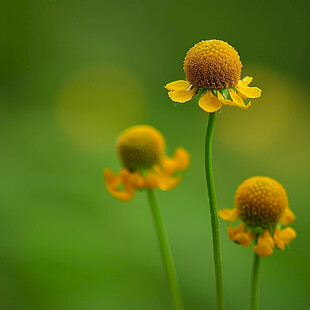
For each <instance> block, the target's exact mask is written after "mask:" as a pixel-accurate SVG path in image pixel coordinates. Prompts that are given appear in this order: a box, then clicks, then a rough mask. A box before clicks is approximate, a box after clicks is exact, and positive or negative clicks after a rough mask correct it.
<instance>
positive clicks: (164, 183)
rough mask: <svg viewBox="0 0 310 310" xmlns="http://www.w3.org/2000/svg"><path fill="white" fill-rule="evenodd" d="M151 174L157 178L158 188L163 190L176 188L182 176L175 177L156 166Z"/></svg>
mask: <svg viewBox="0 0 310 310" xmlns="http://www.w3.org/2000/svg"><path fill="white" fill-rule="evenodd" d="M150 176H151V177H153V178H154V179H155V180H156V182H157V186H158V188H160V189H161V190H163V191H168V190H170V189H173V188H175V187H176V186H177V185H178V184H179V182H180V181H181V176H177V177H173V176H171V175H169V174H166V173H165V172H163V171H162V169H161V168H160V167H154V173H150Z"/></svg>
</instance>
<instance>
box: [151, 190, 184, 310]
mask: <svg viewBox="0 0 310 310" xmlns="http://www.w3.org/2000/svg"><path fill="white" fill-rule="evenodd" d="M147 196H148V200H149V203H150V208H151V213H152V216H153V221H154V225H155V228H156V233H157V238H158V242H159V246H160V250H161V254H162V258H163V263H164V265H165V268H166V272H167V276H168V280H169V284H170V290H171V294H172V298H173V304H174V309H175V310H182V309H183V304H182V298H181V293H180V289H179V283H178V280H177V275H176V272H175V267H174V263H173V260H172V255H171V250H170V245H169V242H168V238H167V234H166V230H165V227H164V224H163V221H162V218H161V214H160V211H159V208H158V205H157V202H156V197H155V194H154V191H153V190H151V189H147Z"/></svg>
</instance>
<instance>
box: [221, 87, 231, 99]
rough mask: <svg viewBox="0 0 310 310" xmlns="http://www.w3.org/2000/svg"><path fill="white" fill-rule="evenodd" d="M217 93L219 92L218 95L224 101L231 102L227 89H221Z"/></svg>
mask: <svg viewBox="0 0 310 310" xmlns="http://www.w3.org/2000/svg"><path fill="white" fill-rule="evenodd" d="M219 91H220V93H221V95H222V96H223V98H224V99H226V100H231V98H230V95H229V90H228V88H222V89H220V90H219Z"/></svg>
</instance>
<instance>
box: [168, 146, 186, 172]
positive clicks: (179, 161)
mask: <svg viewBox="0 0 310 310" xmlns="http://www.w3.org/2000/svg"><path fill="white" fill-rule="evenodd" d="M172 159H173V161H174V162H175V169H176V171H184V170H185V169H187V167H188V165H189V161H190V155H189V153H188V152H187V151H186V150H185V149H183V148H181V147H179V148H177V149H176V150H175V151H174V154H173V157H172Z"/></svg>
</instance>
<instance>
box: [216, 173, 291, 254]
mask: <svg viewBox="0 0 310 310" xmlns="http://www.w3.org/2000/svg"><path fill="white" fill-rule="evenodd" d="M219 215H220V217H221V218H222V219H224V220H226V221H229V222H234V221H236V220H237V218H238V219H239V220H241V221H242V224H241V225H240V226H238V227H237V228H233V227H232V226H230V225H229V226H228V235H229V238H230V240H232V241H235V242H237V243H239V244H242V245H244V246H248V245H250V244H251V242H252V241H253V240H256V239H257V244H256V245H255V246H254V248H253V250H254V251H255V252H256V253H257V254H258V255H260V256H261V257H265V256H268V255H271V254H272V253H273V249H274V248H275V246H276V247H277V248H280V249H282V250H284V248H285V245H286V244H288V243H289V242H290V241H291V240H292V239H294V238H295V237H296V232H295V231H294V230H293V229H292V228H291V227H286V228H284V229H282V227H283V226H287V225H288V224H290V223H291V222H293V221H294V219H295V216H294V214H293V212H292V211H291V210H290V209H289V207H288V198H287V195H286V191H285V189H284V188H283V186H282V185H281V184H280V183H278V182H277V181H275V180H273V179H271V178H268V177H252V178H249V179H247V180H245V181H244V182H243V183H242V184H241V185H240V186H239V187H238V189H237V191H236V196H235V208H234V209H224V210H221V211H220V212H219Z"/></svg>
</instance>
